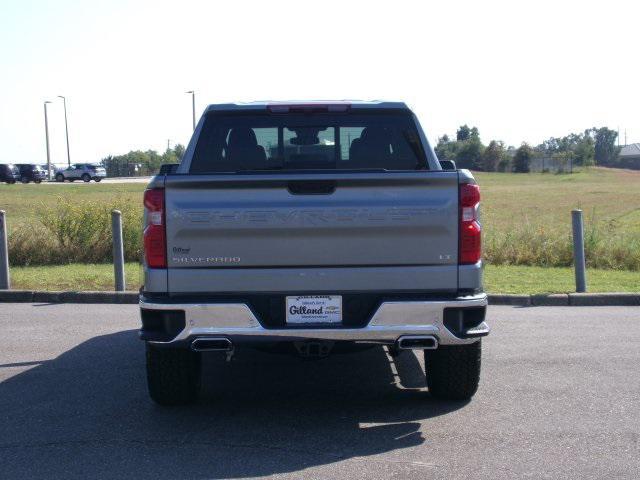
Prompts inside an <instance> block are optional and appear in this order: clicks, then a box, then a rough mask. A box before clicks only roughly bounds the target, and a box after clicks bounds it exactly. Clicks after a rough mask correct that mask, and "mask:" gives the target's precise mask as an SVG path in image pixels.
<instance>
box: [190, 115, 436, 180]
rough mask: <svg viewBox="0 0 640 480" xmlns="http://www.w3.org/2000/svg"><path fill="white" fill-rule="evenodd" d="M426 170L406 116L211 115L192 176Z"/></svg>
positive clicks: (198, 148)
mask: <svg viewBox="0 0 640 480" xmlns="http://www.w3.org/2000/svg"><path fill="white" fill-rule="evenodd" d="M426 168H427V162H426V157H425V154H424V151H423V149H422V145H421V143H420V139H419V136H418V132H417V130H416V126H415V123H414V121H413V118H412V116H411V115H409V114H407V113H406V112H380V113H352V112H349V113H333V112H332V113H317V112H316V113H313V114H308V113H307V114H305V113H261V114H256V113H251V114H247V113H237V114H220V113H210V114H209V115H208V116H207V118H206V119H205V123H204V125H203V128H202V131H201V133H200V137H199V138H198V143H197V145H196V149H195V152H194V156H193V159H192V161H191V168H190V172H191V173H219V172H243V171H262V170H336V169H339V170H419V169H426Z"/></svg>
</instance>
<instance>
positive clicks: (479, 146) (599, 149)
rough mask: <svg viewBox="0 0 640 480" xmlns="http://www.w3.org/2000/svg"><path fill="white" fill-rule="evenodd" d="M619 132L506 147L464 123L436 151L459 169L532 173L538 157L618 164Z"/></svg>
mask: <svg viewBox="0 0 640 480" xmlns="http://www.w3.org/2000/svg"><path fill="white" fill-rule="evenodd" d="M617 138H618V133H617V132H616V131H615V130H611V129H609V128H607V127H601V128H596V127H594V128H589V129H587V130H585V131H584V132H582V133H570V134H569V135H566V136H564V137H558V138H556V137H551V138H549V139H547V140H545V141H544V142H542V143H541V144H540V145H537V146H531V145H529V144H527V143H526V142H523V143H522V145H520V147H518V148H515V147H513V146H506V145H505V143H504V142H502V141H500V140H491V141H490V142H489V145H487V146H485V145H484V144H483V143H482V141H481V140H480V132H479V131H478V129H477V128H476V127H469V126H468V125H466V124H465V125H462V126H460V128H458V130H457V132H456V137H455V140H452V139H451V138H449V136H448V135H446V134H445V135H443V136H442V137H440V138H439V139H438V144H437V145H436V148H435V151H436V154H437V155H438V158H439V159H441V160H454V161H455V162H456V165H457V166H458V167H459V168H469V169H472V170H482V171H486V172H496V171H497V172H525V173H526V172H529V171H530V168H531V162H532V160H533V159H534V158H550V159H553V160H556V161H558V163H559V164H570V165H579V166H590V165H603V166H616V165H617V164H618V163H619V153H620V148H619V147H617V146H616V140H617Z"/></svg>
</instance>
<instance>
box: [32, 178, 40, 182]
mask: <svg viewBox="0 0 640 480" xmlns="http://www.w3.org/2000/svg"><path fill="white" fill-rule="evenodd" d="M34 182H36V183H42V180H41V179H39V178H36V179H35V180H34Z"/></svg>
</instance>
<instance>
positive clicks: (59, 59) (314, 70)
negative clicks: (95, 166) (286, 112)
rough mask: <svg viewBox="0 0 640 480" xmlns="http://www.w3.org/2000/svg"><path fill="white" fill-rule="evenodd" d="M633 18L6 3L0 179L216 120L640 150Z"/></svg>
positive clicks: (307, 6) (621, 7) (444, 5)
mask: <svg viewBox="0 0 640 480" xmlns="http://www.w3.org/2000/svg"><path fill="white" fill-rule="evenodd" d="M639 19H640V3H639V2H637V1H635V2H634V1H618V0H609V1H607V2H602V1H599V2H592V1H588V0H587V1H584V0H583V1H569V0H566V1H565V0H554V1H546V0H539V1H514V0H511V1H497V0H483V1H468V2H467V1H441V2H430V1H405V0H394V1H385V2H377V1H373V0H371V1H365V2H360V1H354V0H352V1H350V2H348V1H345V0H341V1H332V0H324V1H323V2H303V1H277V0H272V1H242V0H234V1H220V2H216V1H190V0H181V1H180V2H175V1H172V2H164V1H153V2H146V1H123V0H111V1H105V2H98V1H93V2H90V1H86V0H85V1H74V0H57V1H55V2H53V1H30V0H16V1H13V0H0V145H2V147H1V148H0V163H2V162H13V163H20V162H35V163H45V162H46V149H45V132H44V130H45V129H44V112H43V102H44V101H45V100H51V101H52V103H51V104H49V106H48V112H49V133H50V141H51V158H52V162H53V163H57V164H63V163H66V159H67V154H66V144H65V133H64V113H63V107H62V100H61V99H60V98H57V95H64V96H66V98H67V109H68V120H69V139H70V147H71V148H70V149H71V161H72V162H80V161H82V162H97V161H99V160H100V159H101V158H103V157H104V156H107V155H116V154H122V153H126V152H127V151H129V150H134V149H141V150H146V149H149V148H151V149H154V150H159V151H163V150H164V149H165V148H166V147H167V142H170V144H171V145H174V144H176V143H183V144H186V143H187V142H188V141H189V138H190V135H191V97H190V95H188V94H186V93H185V91H187V90H195V91H196V111H197V116H200V114H201V113H202V111H203V109H204V108H205V107H206V105H207V104H210V103H224V102H234V101H251V100H268V99H271V100H287V99H323V100H324V99H366V100H370V99H384V100H401V101H405V102H407V104H408V105H409V106H410V107H411V108H412V109H413V111H414V112H415V113H416V114H417V115H418V117H419V119H420V121H421V123H422V126H423V128H424V129H425V131H426V133H427V136H428V138H429V139H430V140H431V142H433V143H435V142H436V141H437V138H438V137H440V136H442V135H443V134H445V133H448V134H449V135H453V134H455V131H456V129H457V127H458V126H459V125H461V124H463V123H467V124H469V125H474V126H477V127H478V129H479V130H480V136H481V139H482V140H483V142H485V143H488V142H489V141H490V140H492V139H497V140H503V141H505V142H506V143H507V144H510V145H516V146H517V145H519V144H520V143H521V142H522V141H527V142H529V143H531V144H538V143H540V142H542V141H543V140H544V139H546V138H548V137H551V136H563V135H566V134H567V133H569V132H580V131H583V130H584V129H586V128H590V127H593V126H608V127H609V128H612V129H618V128H619V129H620V133H621V137H622V143H624V131H625V129H626V131H627V141H628V143H632V142H640V58H639V57H640V56H639V52H640V49H639V48H638V47H639V46H640V36H639V35H638V31H639V30H638V28H639V25H640V20H639Z"/></svg>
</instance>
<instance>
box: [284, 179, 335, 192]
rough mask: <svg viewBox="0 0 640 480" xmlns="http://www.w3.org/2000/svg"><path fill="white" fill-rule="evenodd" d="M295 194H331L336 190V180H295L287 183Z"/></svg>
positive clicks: (288, 187) (290, 190)
mask: <svg viewBox="0 0 640 480" xmlns="http://www.w3.org/2000/svg"><path fill="white" fill-rule="evenodd" d="M287 189H288V190H289V193H291V194H293V195H331V194H332V193H333V192H335V190H336V182H335V180H294V181H290V182H288V183H287Z"/></svg>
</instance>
